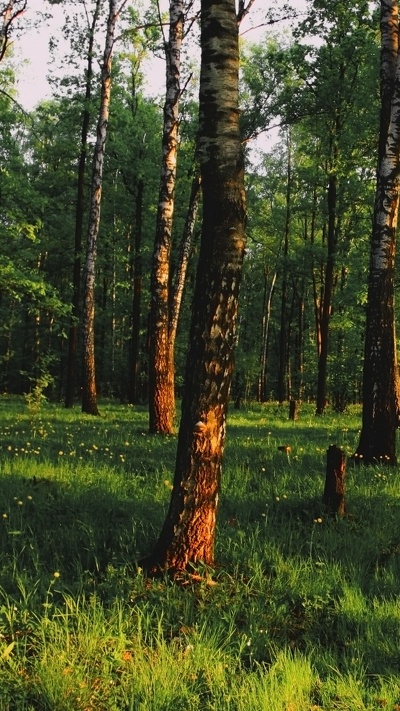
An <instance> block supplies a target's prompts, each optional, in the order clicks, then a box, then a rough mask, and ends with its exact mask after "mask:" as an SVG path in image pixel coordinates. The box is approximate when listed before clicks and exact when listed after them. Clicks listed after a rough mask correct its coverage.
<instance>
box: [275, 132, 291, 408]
mask: <svg viewBox="0 0 400 711" xmlns="http://www.w3.org/2000/svg"><path fill="white" fill-rule="evenodd" d="M286 147H287V175H286V215H285V231H284V240H283V275H282V290H281V320H280V329H279V367H278V392H277V395H278V402H280V403H282V402H284V400H286V399H287V396H288V387H287V373H288V368H287V366H288V339H287V335H288V334H287V313H286V306H287V305H286V300H287V257H288V251H289V234H290V221H291V209H292V205H291V192H292V155H291V151H292V147H291V141H290V133H288V135H287V140H286Z"/></svg>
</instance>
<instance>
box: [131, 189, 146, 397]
mask: <svg viewBox="0 0 400 711" xmlns="http://www.w3.org/2000/svg"><path fill="white" fill-rule="evenodd" d="M143 191H144V183H143V180H139V182H138V185H137V192H136V210H135V244H134V259H133V300H132V331H131V340H130V348H129V374H130V381H129V395H128V400H129V403H130V404H131V405H134V404H136V403H137V402H138V377H139V373H140V359H139V342H140V316H141V313H140V309H141V300H142V216H143Z"/></svg>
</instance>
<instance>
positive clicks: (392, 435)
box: [354, 0, 400, 464]
mask: <svg viewBox="0 0 400 711" xmlns="http://www.w3.org/2000/svg"><path fill="white" fill-rule="evenodd" d="M381 42H382V52H381V100H382V106H381V118H380V140H379V155H378V170H377V183H376V195H375V207H374V220H373V229H372V239H371V257H370V267H369V279H368V302H367V314H366V316H367V318H366V331H365V352H364V370H363V419H362V429H361V434H360V442H359V445H358V448H357V451H356V452H355V455H354V457H355V458H356V459H359V460H360V461H362V462H364V463H366V464H373V463H376V462H382V461H383V462H386V463H387V464H395V462H396V426H397V396H398V393H397V356H396V338H395V318H394V266H395V250H396V231H397V222H398V209H399V183H400V164H399V154H400V53H399V18H398V3H397V1H396V2H395V0H385V1H384V0H382V2H381ZM390 87H391V89H390ZM389 94H390V96H391V100H390V102H389V100H388V95H389Z"/></svg>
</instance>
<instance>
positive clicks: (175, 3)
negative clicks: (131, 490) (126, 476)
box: [149, 0, 184, 434]
mask: <svg viewBox="0 0 400 711" xmlns="http://www.w3.org/2000/svg"><path fill="white" fill-rule="evenodd" d="M183 21H184V3H183V0H170V29H169V41H168V43H166V47H165V50H166V52H165V54H166V66H167V74H166V96H165V104H164V126H163V137H162V164H161V179H160V191H159V199H158V210H157V223H156V235H155V241H154V252H153V265H152V273H151V287H150V288H151V306H150V319H149V430H150V432H152V433H160V434H170V433H171V432H173V427H174V415H175V394H174V377H173V368H174V363H173V359H172V357H171V348H170V342H169V321H170V317H169V305H170V295H169V286H170V258H171V247H172V221H173V213H174V202H175V183H176V166H177V156H178V118H179V116H178V110H179V98H180V70H181V67H180V64H181V60H180V54H181V44H182V34H183Z"/></svg>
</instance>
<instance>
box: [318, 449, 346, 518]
mask: <svg viewBox="0 0 400 711" xmlns="http://www.w3.org/2000/svg"><path fill="white" fill-rule="evenodd" d="M345 476H346V455H345V453H344V452H343V451H342V450H341V449H339V447H336V445H335V444H331V446H330V447H329V448H328V450H327V452H326V477H325V488H324V494H323V497H322V501H323V503H324V506H325V508H326V509H327V512H328V513H331V514H337V515H338V516H344V514H345V513H346V501H345V493H346V486H345Z"/></svg>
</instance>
